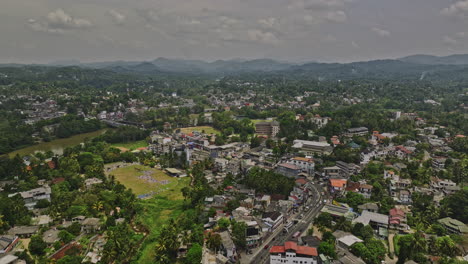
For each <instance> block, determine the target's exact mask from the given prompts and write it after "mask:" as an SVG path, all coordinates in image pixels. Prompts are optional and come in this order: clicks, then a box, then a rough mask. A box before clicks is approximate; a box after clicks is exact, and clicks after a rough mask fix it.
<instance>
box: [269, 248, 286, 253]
mask: <svg viewBox="0 0 468 264" xmlns="http://www.w3.org/2000/svg"><path fill="white" fill-rule="evenodd" d="M284 252H285V250H284V246H272V247H271V249H270V253H284Z"/></svg>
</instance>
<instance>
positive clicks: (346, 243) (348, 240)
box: [336, 235, 364, 249]
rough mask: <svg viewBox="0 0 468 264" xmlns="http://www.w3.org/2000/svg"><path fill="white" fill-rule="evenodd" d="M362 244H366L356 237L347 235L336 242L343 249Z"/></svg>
mask: <svg viewBox="0 0 468 264" xmlns="http://www.w3.org/2000/svg"><path fill="white" fill-rule="evenodd" d="M362 242H364V241H363V240H362V239H360V238H358V237H356V236H354V235H347V236H344V237H341V238H339V239H337V240H336V244H337V246H339V247H341V248H343V249H349V248H351V246H352V245H354V244H356V243H362Z"/></svg>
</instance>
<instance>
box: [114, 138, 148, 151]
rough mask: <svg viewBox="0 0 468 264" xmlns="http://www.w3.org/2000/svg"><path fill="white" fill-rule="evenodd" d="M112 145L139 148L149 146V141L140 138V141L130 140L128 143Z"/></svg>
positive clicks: (130, 148)
mask: <svg viewBox="0 0 468 264" xmlns="http://www.w3.org/2000/svg"><path fill="white" fill-rule="evenodd" d="M112 146H113V147H120V148H125V149H129V150H135V149H137V148H142V147H147V146H148V142H146V140H139V141H134V142H128V143H116V144H112Z"/></svg>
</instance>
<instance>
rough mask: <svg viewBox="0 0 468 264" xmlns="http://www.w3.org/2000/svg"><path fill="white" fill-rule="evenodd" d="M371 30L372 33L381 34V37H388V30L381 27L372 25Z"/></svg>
mask: <svg viewBox="0 0 468 264" xmlns="http://www.w3.org/2000/svg"><path fill="white" fill-rule="evenodd" d="M371 30H372V31H373V32H374V33H376V34H377V35H379V36H381V37H389V36H390V31H388V30H385V29H381V28H378V27H373V28H372V29H371Z"/></svg>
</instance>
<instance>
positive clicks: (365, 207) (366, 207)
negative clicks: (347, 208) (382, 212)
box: [358, 203, 379, 213]
mask: <svg viewBox="0 0 468 264" xmlns="http://www.w3.org/2000/svg"><path fill="white" fill-rule="evenodd" d="M358 209H359V210H362V211H364V210H367V211H369V212H373V213H377V211H379V206H378V205H377V204H376V203H365V204H361V205H359V206H358Z"/></svg>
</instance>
